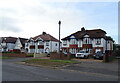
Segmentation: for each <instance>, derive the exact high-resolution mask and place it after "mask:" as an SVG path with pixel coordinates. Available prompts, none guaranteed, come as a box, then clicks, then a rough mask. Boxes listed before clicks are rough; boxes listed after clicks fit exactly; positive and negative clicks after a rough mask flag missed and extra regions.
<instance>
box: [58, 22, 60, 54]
mask: <svg viewBox="0 0 120 83" xmlns="http://www.w3.org/2000/svg"><path fill="white" fill-rule="evenodd" d="M58 24H59V53H60V26H61V21H60V20H59V22H58Z"/></svg>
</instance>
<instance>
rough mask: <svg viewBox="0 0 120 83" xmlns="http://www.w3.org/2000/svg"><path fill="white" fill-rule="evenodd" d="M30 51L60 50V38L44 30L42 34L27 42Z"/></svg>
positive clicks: (27, 48) (47, 51)
mask: <svg viewBox="0 0 120 83" xmlns="http://www.w3.org/2000/svg"><path fill="white" fill-rule="evenodd" d="M25 49H26V51H27V52H28V53H50V52H58V50H59V40H58V39H56V38H55V37H53V36H51V35H50V34H47V33H46V32H43V33H42V34H41V35H38V36H35V37H33V38H30V39H29V40H28V41H27V43H26V44H25Z"/></svg>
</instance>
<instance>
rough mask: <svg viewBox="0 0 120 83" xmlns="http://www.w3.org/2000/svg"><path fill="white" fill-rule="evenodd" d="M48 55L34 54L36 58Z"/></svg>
mask: <svg viewBox="0 0 120 83" xmlns="http://www.w3.org/2000/svg"><path fill="white" fill-rule="evenodd" d="M46 56H47V55H46V54H44V53H42V54H34V58H37V57H46Z"/></svg>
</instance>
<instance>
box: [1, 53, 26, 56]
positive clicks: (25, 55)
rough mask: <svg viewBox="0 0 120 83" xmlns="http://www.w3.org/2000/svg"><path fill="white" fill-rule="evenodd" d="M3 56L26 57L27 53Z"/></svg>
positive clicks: (5, 54)
mask: <svg viewBox="0 0 120 83" xmlns="http://www.w3.org/2000/svg"><path fill="white" fill-rule="evenodd" d="M2 56H12V57H26V54H25V53H2Z"/></svg>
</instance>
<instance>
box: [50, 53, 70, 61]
mask: <svg viewBox="0 0 120 83" xmlns="http://www.w3.org/2000/svg"><path fill="white" fill-rule="evenodd" d="M50 59H62V60H70V59H71V55H70V54H69V53H68V54H67V55H66V54H63V53H60V54H59V53H51V54H50Z"/></svg>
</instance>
